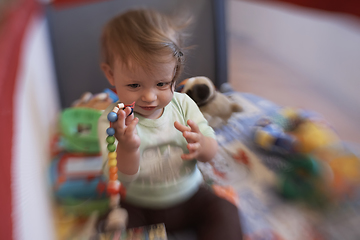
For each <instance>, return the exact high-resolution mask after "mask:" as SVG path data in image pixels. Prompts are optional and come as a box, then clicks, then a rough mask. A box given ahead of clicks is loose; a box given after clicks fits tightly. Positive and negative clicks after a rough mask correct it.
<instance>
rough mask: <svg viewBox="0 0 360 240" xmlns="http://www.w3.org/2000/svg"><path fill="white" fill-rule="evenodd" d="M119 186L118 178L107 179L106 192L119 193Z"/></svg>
mask: <svg viewBox="0 0 360 240" xmlns="http://www.w3.org/2000/svg"><path fill="white" fill-rule="evenodd" d="M120 186H121V184H120V182H119V180H112V181H109V183H108V185H107V193H108V194H110V195H114V194H119V192H120Z"/></svg>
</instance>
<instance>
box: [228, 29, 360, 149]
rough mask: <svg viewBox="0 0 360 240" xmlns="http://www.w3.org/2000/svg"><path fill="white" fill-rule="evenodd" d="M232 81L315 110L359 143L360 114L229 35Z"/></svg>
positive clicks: (236, 86)
mask: <svg viewBox="0 0 360 240" xmlns="http://www.w3.org/2000/svg"><path fill="white" fill-rule="evenodd" d="M228 65H229V76H228V77H229V83H230V85H231V86H232V87H233V88H234V89H235V90H236V91H240V92H249V93H253V94H256V95H258V96H261V97H264V98H266V99H269V100H271V101H273V102H275V103H277V104H279V105H283V106H289V107H300V108H304V109H309V110H312V111H316V112H318V113H320V114H322V115H323V116H324V118H325V119H326V120H327V121H328V122H330V124H331V125H332V126H333V127H334V128H335V130H336V131H337V133H338V134H339V136H340V137H341V139H343V140H344V141H350V142H355V143H360V127H359V124H358V123H359V122H360V116H358V115H357V114H356V111H352V109H346V108H344V107H343V106H340V105H339V104H338V103H337V101H336V100H335V98H333V97H331V95H330V93H328V92H326V91H325V90H324V88H322V87H321V86H316V85H314V84H313V82H314V81H311V79H309V78H308V77H306V76H304V75H303V74H301V73H299V72H296V71H294V70H292V69H290V68H289V67H288V66H287V65H286V63H282V62H280V61H278V60H277V59H276V57H274V56H270V55H269V54H267V53H264V52H262V51H260V50H259V49H257V48H256V47H254V46H253V45H252V44H251V42H249V41H247V40H246V39H242V38H240V37H237V36H234V35H230V36H228Z"/></svg>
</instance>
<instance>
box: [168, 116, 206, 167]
mask: <svg viewBox="0 0 360 240" xmlns="http://www.w3.org/2000/svg"><path fill="white" fill-rule="evenodd" d="M187 124H188V125H189V126H184V125H182V124H181V123H179V122H178V121H175V123H174V126H175V128H176V129H177V130H179V131H180V132H182V134H183V136H184V138H185V139H186V141H187V142H188V145H187V148H188V149H189V153H188V154H182V155H181V158H182V159H183V160H192V159H198V157H199V156H200V155H201V154H202V150H203V146H204V144H203V143H204V141H205V136H204V135H203V134H202V133H201V132H200V130H199V127H198V125H197V124H196V123H195V122H194V121H192V120H188V121H187Z"/></svg>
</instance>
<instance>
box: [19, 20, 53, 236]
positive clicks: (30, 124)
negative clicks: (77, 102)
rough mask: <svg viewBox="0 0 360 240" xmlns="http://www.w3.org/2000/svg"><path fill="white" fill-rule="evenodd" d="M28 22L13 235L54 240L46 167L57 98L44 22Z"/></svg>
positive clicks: (21, 77)
mask: <svg viewBox="0 0 360 240" xmlns="http://www.w3.org/2000/svg"><path fill="white" fill-rule="evenodd" d="M28 26H29V27H28V29H27V32H26V34H25V37H24V40H23V45H22V51H21V53H22V55H21V57H20V62H19V68H18V76H17V78H18V79H17V86H16V91H15V95H14V102H15V106H14V107H15V110H14V121H15V123H14V126H15V127H14V138H13V139H14V142H13V149H12V150H13V156H14V158H13V165H12V182H13V185H12V189H13V208H14V209H13V221H14V222H13V223H14V230H13V231H14V239H19V240H26V239H29V240H34V239H41V240H45V239H46V240H51V239H54V238H55V235H54V226H53V217H52V213H51V202H50V197H49V191H48V188H47V184H48V183H47V181H48V179H47V169H48V162H49V161H50V147H49V146H50V137H51V135H52V134H53V133H54V130H55V128H56V119H57V114H58V112H59V102H58V101H59V100H58V99H59V98H58V93H57V89H56V79H55V75H54V69H53V62H52V56H51V51H50V45H49V39H48V32H47V25H46V22H45V20H44V19H39V18H36V19H32V21H31V22H30V23H29V25H28Z"/></svg>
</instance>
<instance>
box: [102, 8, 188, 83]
mask: <svg viewBox="0 0 360 240" xmlns="http://www.w3.org/2000/svg"><path fill="white" fill-rule="evenodd" d="M188 24H189V21H175V20H174V19H172V18H170V17H169V16H166V15H163V14H160V13H158V12H156V11H154V10H150V9H134V10H130V11H127V12H125V13H123V14H121V15H119V16H116V17H114V18H113V19H111V20H110V21H109V22H108V23H107V24H106V25H105V27H104V30H103V33H102V37H101V53H102V61H103V63H106V64H108V65H109V66H110V67H111V68H113V66H114V61H115V60H116V58H119V60H121V62H122V63H123V64H125V66H126V67H128V68H129V67H131V66H132V63H135V65H137V64H138V65H140V66H141V67H143V68H144V69H146V70H148V71H151V68H152V67H153V66H154V65H155V64H157V63H164V62H171V61H173V60H175V61H176V65H175V69H174V71H175V72H174V77H173V79H172V85H174V84H175V82H176V80H177V78H178V77H179V75H180V74H181V72H182V70H183V66H184V62H185V56H184V52H185V50H186V48H185V47H184V46H183V39H184V36H185V34H184V32H183V30H184V28H185V27H186V26H188ZM133 61H134V62H133Z"/></svg>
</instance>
